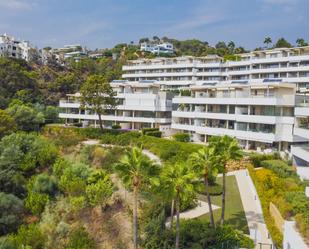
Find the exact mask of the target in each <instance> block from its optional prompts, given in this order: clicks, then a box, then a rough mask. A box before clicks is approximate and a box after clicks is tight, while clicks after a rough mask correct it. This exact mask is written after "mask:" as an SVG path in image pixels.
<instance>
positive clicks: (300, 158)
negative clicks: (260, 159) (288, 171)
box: [291, 89, 309, 179]
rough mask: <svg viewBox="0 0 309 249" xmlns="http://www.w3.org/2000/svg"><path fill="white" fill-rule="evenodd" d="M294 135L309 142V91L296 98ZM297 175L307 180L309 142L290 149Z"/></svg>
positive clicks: (304, 91)
mask: <svg viewBox="0 0 309 249" xmlns="http://www.w3.org/2000/svg"><path fill="white" fill-rule="evenodd" d="M294 134H295V135H297V136H300V137H303V138H305V139H306V140H307V141H309V89H307V90H302V91H300V92H299V93H298V95H297V96H296V107H295V126H294ZM291 152H292V155H293V161H294V164H295V165H296V166H297V172H298V174H299V175H300V176H301V177H303V178H307V179H309V142H307V143H304V144H298V145H293V146H292V148H291Z"/></svg>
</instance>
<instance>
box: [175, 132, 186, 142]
mask: <svg viewBox="0 0 309 249" xmlns="http://www.w3.org/2000/svg"><path fill="white" fill-rule="evenodd" d="M173 138H174V140H175V141H178V142H190V134H189V133H176V134H174V135H173Z"/></svg>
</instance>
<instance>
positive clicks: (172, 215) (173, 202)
mask: <svg viewBox="0 0 309 249" xmlns="http://www.w3.org/2000/svg"><path fill="white" fill-rule="evenodd" d="M174 205H175V200H174V199H173V200H172V205H171V229H172V228H173V225H174V209H175V207H174Z"/></svg>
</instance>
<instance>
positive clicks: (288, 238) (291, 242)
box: [283, 221, 309, 249]
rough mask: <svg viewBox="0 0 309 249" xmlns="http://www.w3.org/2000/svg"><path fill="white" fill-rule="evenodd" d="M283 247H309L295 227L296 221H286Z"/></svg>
mask: <svg viewBox="0 0 309 249" xmlns="http://www.w3.org/2000/svg"><path fill="white" fill-rule="evenodd" d="M283 249H309V247H308V246H307V245H306V244H305V242H304V240H303V238H302V237H301V236H300V234H299V233H298V232H297V231H296V229H295V221H286V222H285V223H284V237H283Z"/></svg>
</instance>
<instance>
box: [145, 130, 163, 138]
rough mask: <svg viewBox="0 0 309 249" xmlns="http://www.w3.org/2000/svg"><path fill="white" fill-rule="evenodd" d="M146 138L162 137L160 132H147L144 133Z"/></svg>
mask: <svg viewBox="0 0 309 249" xmlns="http://www.w3.org/2000/svg"><path fill="white" fill-rule="evenodd" d="M146 136H151V137H162V132H161V131H148V132H147V133H146Z"/></svg>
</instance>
